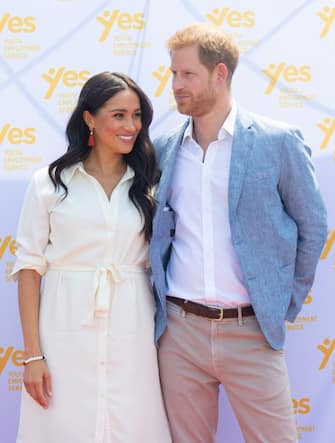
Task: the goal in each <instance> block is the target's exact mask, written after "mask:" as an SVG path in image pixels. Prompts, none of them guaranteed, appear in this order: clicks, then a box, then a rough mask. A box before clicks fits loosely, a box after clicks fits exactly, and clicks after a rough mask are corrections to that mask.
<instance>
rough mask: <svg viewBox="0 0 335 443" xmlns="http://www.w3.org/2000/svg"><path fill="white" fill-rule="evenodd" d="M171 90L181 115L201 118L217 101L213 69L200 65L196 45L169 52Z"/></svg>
mask: <svg viewBox="0 0 335 443" xmlns="http://www.w3.org/2000/svg"><path fill="white" fill-rule="evenodd" d="M170 69H171V72H172V90H173V93H174V96H175V99H176V102H177V106H178V110H179V112H180V113H182V114H187V115H190V116H192V117H201V116H202V115H204V114H207V113H208V112H210V111H211V110H212V108H213V106H214V105H215V103H216V100H217V94H216V89H215V81H214V77H215V69H214V71H213V72H209V71H208V69H207V68H206V66H204V65H203V64H201V62H200V60H199V55H198V48H197V46H196V45H192V46H186V47H184V48H180V49H175V50H173V51H171V66H170Z"/></svg>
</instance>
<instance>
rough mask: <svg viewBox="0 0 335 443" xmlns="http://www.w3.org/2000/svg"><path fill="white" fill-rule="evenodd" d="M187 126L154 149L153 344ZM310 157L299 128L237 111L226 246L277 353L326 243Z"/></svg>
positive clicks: (161, 316)
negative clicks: (172, 192)
mask: <svg viewBox="0 0 335 443" xmlns="http://www.w3.org/2000/svg"><path fill="white" fill-rule="evenodd" d="M188 124H189V120H188V121H186V122H185V123H184V124H183V125H182V126H181V127H179V128H177V129H175V130H173V131H172V132H171V133H169V134H166V135H163V136H161V137H159V138H158V139H157V140H155V142H154V145H155V149H156V153H157V158H158V162H159V167H160V169H161V173H162V174H161V179H160V182H159V186H158V189H157V193H156V201H157V209H156V214H155V217H154V220H153V236H152V240H151V246H150V260H151V268H152V277H153V284H154V293H155V298H156V317H155V321H156V323H155V339H156V341H157V342H158V340H159V338H160V336H161V335H162V333H163V332H164V329H165V327H166V322H167V310H166V293H167V285H166V276H165V271H166V266H167V263H168V261H169V255H170V251H171V247H172V241H173V235H174V232H175V229H178V226H176V225H175V214H174V212H173V210H172V208H169V207H168V205H167V194H168V189H169V186H170V184H171V179H172V175H173V174H172V172H173V168H174V164H175V161H176V157H177V152H178V148H179V147H180V144H181V141H182V139H183V135H184V132H185V129H186V127H187V125H188ZM310 155H311V150H310V148H309V147H308V146H306V144H305V143H304V141H303V138H302V135H301V133H300V132H299V130H298V129H297V128H294V127H292V126H289V125H286V124H285V123H282V122H277V121H273V120H270V119H267V118H265V117H261V116H256V115H255V114H251V113H249V112H247V111H245V110H242V109H241V108H240V107H238V112H237V118H236V123H235V129H234V137H233V144H232V154H231V164H230V173H229V185H228V202H229V221H230V229H231V239H232V245H233V247H234V249H235V251H236V255H237V258H238V260H239V263H240V267H241V271H242V275H243V280H244V281H243V283H244V285H245V286H246V288H247V290H248V293H249V296H250V300H251V303H252V306H253V308H254V311H255V314H256V317H257V320H258V322H259V325H260V328H261V330H262V332H263V334H264V336H265V338H266V339H267V341H268V343H269V345H270V346H271V347H273V348H274V349H281V348H282V347H283V344H284V339H285V320H288V321H291V322H293V321H294V320H295V318H296V316H297V315H298V313H299V311H300V310H301V308H302V305H303V302H304V300H305V298H306V296H307V294H308V291H309V290H310V288H311V286H312V284H313V280H314V275H315V270H316V266H317V263H318V260H319V257H320V254H321V251H322V248H323V246H324V242H325V240H326V238H327V221H326V209H325V206H324V203H323V201H322V198H321V195H320V191H319V188H318V185H317V182H316V178H315V175H314V168H313V165H312V163H311V160H310ZM190 266H192V263H190Z"/></svg>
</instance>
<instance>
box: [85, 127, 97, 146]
mask: <svg viewBox="0 0 335 443" xmlns="http://www.w3.org/2000/svg"><path fill="white" fill-rule="evenodd" d="M87 146H89V147H90V148H93V147H94V146H95V140H94V134H93V129H90V134H89V136H88V140H87Z"/></svg>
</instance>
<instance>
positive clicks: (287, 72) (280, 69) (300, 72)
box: [262, 62, 312, 94]
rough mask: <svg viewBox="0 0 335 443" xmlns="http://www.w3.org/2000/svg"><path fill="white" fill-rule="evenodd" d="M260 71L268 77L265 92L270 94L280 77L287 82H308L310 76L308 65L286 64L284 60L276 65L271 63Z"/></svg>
mask: <svg viewBox="0 0 335 443" xmlns="http://www.w3.org/2000/svg"><path fill="white" fill-rule="evenodd" d="M262 72H263V74H265V75H266V76H267V77H268V78H269V79H270V82H269V84H268V87H267V88H266V90H265V94H270V93H271V92H272V91H273V88H274V87H275V85H276V84H277V82H278V80H279V78H280V77H282V78H283V79H284V80H285V81H286V82H289V83H293V82H308V81H310V80H311V78H312V73H311V67H310V66H307V65H304V66H294V65H289V66H287V65H286V63H285V62H281V63H279V64H278V65H276V64H274V63H271V64H270V65H269V67H268V68H267V69H262Z"/></svg>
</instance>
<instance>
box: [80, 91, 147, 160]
mask: <svg viewBox="0 0 335 443" xmlns="http://www.w3.org/2000/svg"><path fill="white" fill-rule="evenodd" d="M89 117H90V118H89V127H90V128H93V132H94V138H95V147H96V148H98V149H107V150H109V151H111V152H113V153H115V154H127V153H129V152H131V150H132V149H133V146H134V143H135V140H136V138H137V136H138V134H139V132H140V130H141V128H142V114H141V105H140V100H139V97H138V96H137V94H136V93H135V92H134V91H132V90H131V89H124V90H122V91H120V92H118V93H117V94H115V95H114V96H113V97H111V98H110V99H109V100H107V101H106V102H105V104H104V105H103V106H102V107H101V108H100V109H99V110H98V112H97V113H96V115H91V114H89Z"/></svg>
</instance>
